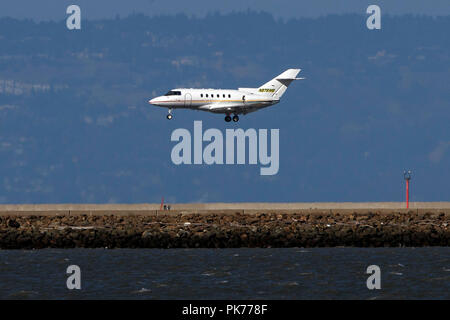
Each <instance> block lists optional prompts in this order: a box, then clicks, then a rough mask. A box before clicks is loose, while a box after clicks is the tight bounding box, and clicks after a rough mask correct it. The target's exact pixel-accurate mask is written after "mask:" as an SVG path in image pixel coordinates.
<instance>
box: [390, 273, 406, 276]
mask: <svg viewBox="0 0 450 320" xmlns="http://www.w3.org/2000/svg"><path fill="white" fill-rule="evenodd" d="M389 273H390V274H395V275H396V276H402V275H403V273H401V272H389Z"/></svg>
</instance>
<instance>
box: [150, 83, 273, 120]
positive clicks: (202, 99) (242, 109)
mask: <svg viewBox="0 0 450 320" xmlns="http://www.w3.org/2000/svg"><path fill="white" fill-rule="evenodd" d="M279 101H280V100H279V99H274V98H273V97H270V96H267V95H259V94H255V93H251V92H246V91H242V90H227V89H183V88H181V89H173V90H170V91H169V92H168V93H167V94H166V95H164V96H159V97H156V98H154V99H152V100H150V101H149V103H151V104H153V105H155V106H159V107H166V108H169V109H177V108H186V109H197V110H202V111H209V112H214V113H225V114H231V113H235V114H241V113H242V114H246V113H248V112H252V111H256V110H257V109H260V108H265V107H268V106H271V105H274V104H276V103H278V102H279Z"/></svg>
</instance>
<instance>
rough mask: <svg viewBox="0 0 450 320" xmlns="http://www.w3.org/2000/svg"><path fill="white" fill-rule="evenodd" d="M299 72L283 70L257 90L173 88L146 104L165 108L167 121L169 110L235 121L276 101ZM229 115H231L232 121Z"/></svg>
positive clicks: (298, 70)
mask: <svg viewBox="0 0 450 320" xmlns="http://www.w3.org/2000/svg"><path fill="white" fill-rule="evenodd" d="M299 72H300V69H287V70H286V71H284V72H283V73H281V74H280V75H278V76H277V77H275V78H273V79H272V80H270V81H268V82H266V83H264V84H263V85H262V86H260V87H258V88H238V89H237V90H226V89H225V90H224V89H183V88H180V89H173V90H170V91H169V92H167V93H166V94H165V95H163V96H160V97H156V98H154V99H151V100H150V101H149V103H150V104H153V105H155V106H159V107H165V108H168V109H169V114H168V115H167V119H169V120H170V119H172V109H178V108H184V109H194V110H202V111H208V112H214V113H225V114H226V116H225V121H226V122H230V121H231V119H232V120H233V121H234V122H237V121H239V116H238V115H239V114H247V113H250V112H253V111H257V110H259V109H262V108H265V107H269V106H272V105H274V104H276V103H278V102H280V98H281V96H282V95H283V94H284V93H285V92H286V89H287V87H288V86H289V84H290V83H291V82H292V81H294V80H300V79H304V78H297V75H298V73H299ZM230 114H234V116H233V118H231V117H230Z"/></svg>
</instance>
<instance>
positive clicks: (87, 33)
mask: <svg viewBox="0 0 450 320" xmlns="http://www.w3.org/2000/svg"><path fill="white" fill-rule="evenodd" d="M447 1H448V0H446V3H448V2H447ZM230 2H231V3H234V4H235V5H231V4H230ZM28 3H30V4H29V5H28ZM71 3H77V4H79V5H80V6H81V8H82V15H83V19H84V18H85V17H86V16H87V18H88V19H94V20H95V19H99V18H109V20H105V21H89V22H87V23H86V24H84V21H83V23H82V25H83V27H82V29H81V30H80V31H71V30H68V29H67V27H66V23H64V18H66V17H67V14H66V13H65V8H66V6H67V5H68V4H71ZM254 3H256V2H254V1H253V2H252V1H245V0H243V1H240V2H239V3H237V2H233V1H228V2H227V1H222V2H214V1H208V2H203V1H189V2H187V1H183V2H181V1H165V2H161V1H128V2H126V5H125V4H124V2H122V1H120V2H117V1H107V2H106V1H73V2H72V1H70V2H69V1H62V0H60V1H40V2H38V1H33V2H32V1H28V2H27V3H25V2H24V1H21V0H18V1H16V2H11V3H8V4H5V3H4V2H1V3H0V12H1V13H0V17H2V16H3V17H4V16H12V17H15V18H24V17H27V18H33V19H35V20H46V19H55V21H54V22H49V23H35V22H33V21H28V20H22V21H17V20H15V19H0V203H105V202H122V203H142V202H159V201H160V199H161V196H164V197H165V199H167V201H170V202H171V203H175V202H248V201H268V202H291V201H294V202H296V201H299V202H311V201H402V200H403V199H404V181H403V170H404V169H411V170H413V180H412V185H411V190H412V191H411V200H412V201H448V200H449V195H450V193H449V191H448V190H450V189H449V188H448V181H450V171H449V170H448V164H449V159H450V131H449V130H448V128H449V126H448V123H450V105H449V102H450V83H449V82H448V78H449V77H448V75H449V73H450V63H449V61H450V56H449V54H448V53H449V52H450V50H449V48H450V38H449V37H448V30H450V15H448V13H447V16H446V17H440V18H436V19H434V18H430V17H424V16H422V15H421V16H411V15H410V16H405V15H403V14H406V13H415V14H417V13H428V14H432V13H433V12H434V13H435V14H436V13H441V14H442V13H443V12H445V10H442V11H440V10H439V8H444V6H443V5H440V4H443V2H440V1H435V2H432V3H433V5H431V4H430V2H426V3H427V4H428V5H426V7H427V8H422V9H421V6H424V3H425V2H424V1H423V2H422V1H420V2H419V1H408V4H409V5H408V6H407V7H406V6H401V5H400V3H401V2H400V1H390V2H386V3H384V2H378V4H379V5H380V6H381V8H382V12H384V13H386V11H387V12H388V13H389V12H390V13H392V14H393V15H388V16H386V15H384V16H383V18H382V29H381V30H379V31H378V30H368V29H367V26H366V17H365V16H366V13H365V9H366V5H367V4H368V2H364V1H358V2H356V1H353V2H351V1H347V2H342V1H340V2H338V1H333V2H327V1H321V2H320V3H322V4H323V3H331V4H334V5H330V6H328V7H327V6H319V5H316V2H310V3H311V5H309V3H306V2H300V1H296V2H287V1H282V0H281V1H277V2H276V3H277V4H278V5H275V2H269V1H264V0H263V1H259V2H258V7H257V8H258V9H261V10H262V11H264V13H257V12H255V11H253V10H254V9H255V7H256V6H253V7H252V11H250V12H247V11H246V10H247V9H248V8H249V7H250V5H251V4H254ZM283 3H285V5H282V4H283ZM337 3H339V4H340V6H339V7H338V6H336V4H337ZM402 3H406V2H405V1H402ZM44 4H46V6H44ZM130 4H131V5H130ZM187 5H189V8H186V6H187ZM219 5H220V6H221V7H220V8H219ZM447 7H448V5H447V6H446V7H445V9H447V10H448V8H447ZM200 9H201V10H200ZM219 9H220V10H219ZM233 9H240V10H244V14H241V13H230V12H229V11H231V10H233ZM133 10H134V12H136V13H138V12H142V13H144V14H146V15H147V16H142V15H131V16H129V17H128V18H126V16H127V15H128V14H130V13H132V12H133ZM217 10H219V12H221V13H223V15H221V16H217V15H211V16H206V17H199V18H198V19H190V18H189V19H188V18H186V17H185V16H163V17H160V16H158V15H160V14H167V13H172V14H176V13H181V12H188V13H189V12H191V13H193V12H195V13H197V14H198V15H199V16H201V15H202V14H205V13H207V12H214V11H216V12H217ZM227 10H228V11H227ZM267 12H272V13H273V14H274V15H275V16H277V15H278V17H283V18H285V19H288V18H289V17H292V16H295V17H315V15H320V14H326V13H344V12H345V13H351V12H359V13H360V15H356V14H347V15H340V16H334V15H333V16H327V17H325V18H320V19H315V18H312V19H297V20H291V21H283V20H280V19H273V17H272V15H271V14H269V13H267ZM397 13H399V14H402V15H395V14H397ZM116 14H120V15H121V17H122V19H114V16H115V15H116ZM151 15H154V16H153V17H149V16H151ZM155 15H156V16H155ZM268 44H270V45H268ZM180 48H181V49H180ZM236 48H238V50H236ZM297 67H298V68H302V73H301V74H300V76H305V77H306V79H307V80H306V81H301V82H296V83H294V84H292V88H290V89H289V90H288V92H287V93H286V95H285V96H283V101H282V102H281V103H279V104H277V105H276V106H274V107H272V108H266V109H264V110H261V111H258V112H255V113H251V114H249V115H247V116H242V117H241V120H240V121H239V122H238V123H225V122H224V121H223V120H224V119H223V116H222V115H216V114H210V113H206V112H193V111H191V110H176V111H175V112H174V119H173V120H171V121H167V120H166V112H167V111H166V110H165V109H163V108H157V107H151V106H149V104H148V103H147V101H148V99H150V98H153V97H155V96H158V95H161V94H163V93H165V92H167V91H168V90H169V89H171V88H176V87H198V88H205V87H206V88H211V87H213V88H237V87H258V86H259V85H262V84H263V83H264V82H266V81H268V80H270V79H271V78H273V77H274V76H275V75H277V74H279V73H281V71H283V70H285V69H287V68H297ZM46 88H52V90H47V89H46ZM11 93H13V94H11ZM195 120H201V121H203V128H204V130H206V129H208V128H218V129H219V130H221V132H223V133H225V130H226V129H227V128H229V127H231V128H237V127H239V128H242V129H247V128H257V129H266V128H267V129H275V128H279V129H280V158H279V159H280V161H279V172H278V174H276V175H274V176H261V175H260V167H261V166H260V165H259V164H258V165H249V164H248V165H235V166H232V165H212V166H208V165H198V166H197V165H196V166H194V165H192V166H191V165H176V164H175V163H174V162H173V160H172V159H171V150H172V148H173V147H174V145H175V143H174V142H172V141H171V140H170V137H171V134H172V132H173V131H174V130H176V129H179V128H182V129H187V130H190V132H193V131H192V130H193V122H194V121H195ZM204 146H206V143H205V144H204Z"/></svg>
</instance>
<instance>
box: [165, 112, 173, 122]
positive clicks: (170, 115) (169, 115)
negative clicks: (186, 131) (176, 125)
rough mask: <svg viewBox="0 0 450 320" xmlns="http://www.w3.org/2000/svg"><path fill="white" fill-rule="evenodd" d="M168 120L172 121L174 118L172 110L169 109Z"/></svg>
mask: <svg viewBox="0 0 450 320" xmlns="http://www.w3.org/2000/svg"><path fill="white" fill-rule="evenodd" d="M166 118H167V120H172V118H173V116H172V109H169V114H168V115H167V117H166Z"/></svg>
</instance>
